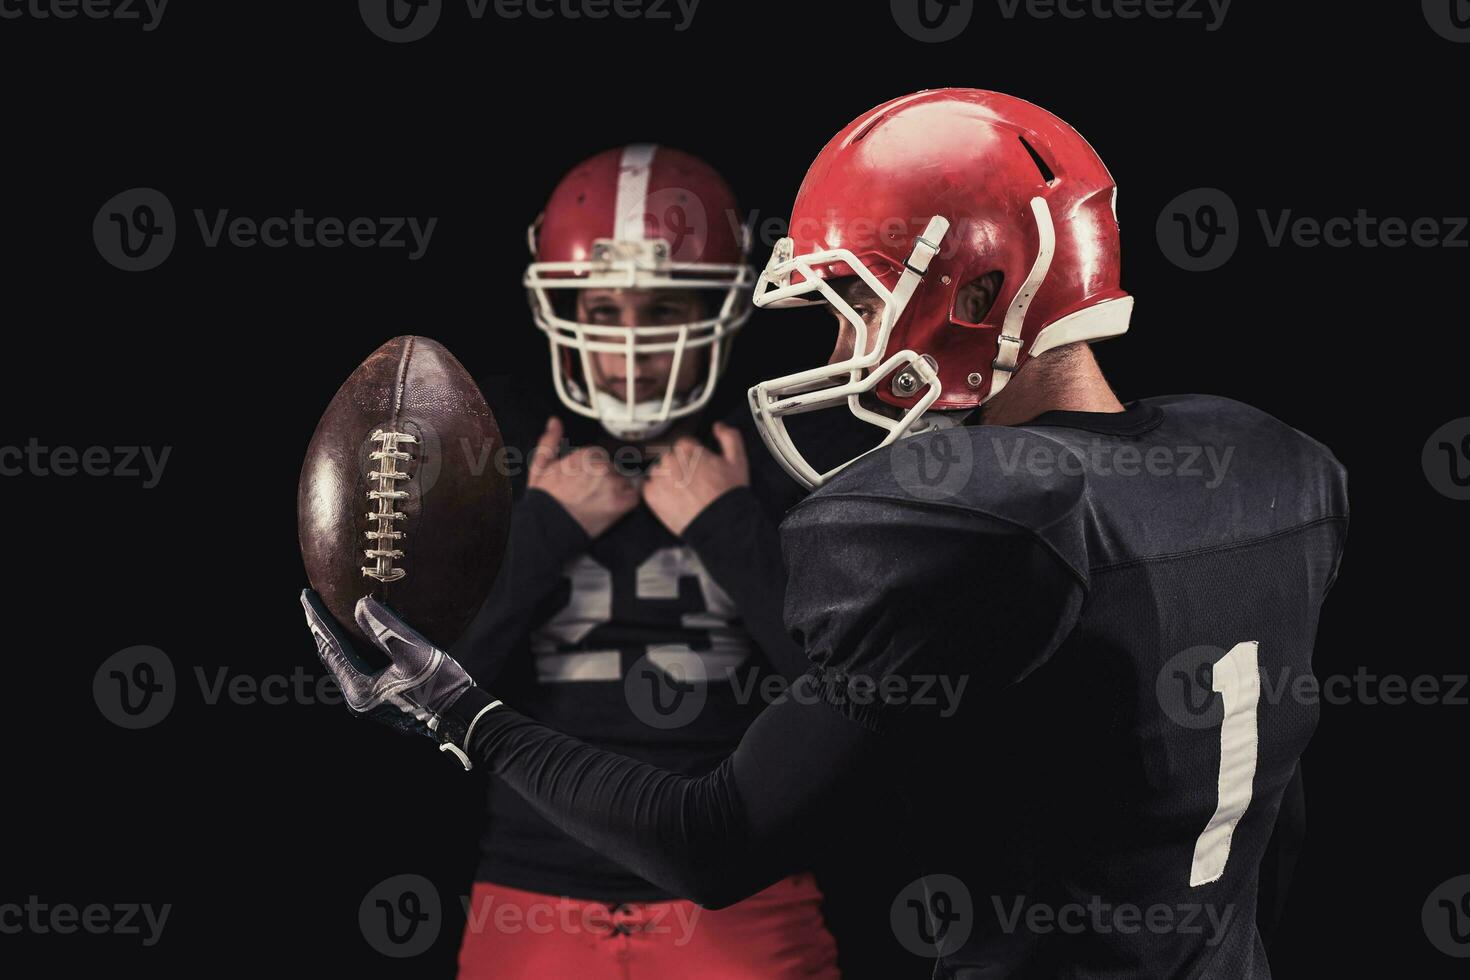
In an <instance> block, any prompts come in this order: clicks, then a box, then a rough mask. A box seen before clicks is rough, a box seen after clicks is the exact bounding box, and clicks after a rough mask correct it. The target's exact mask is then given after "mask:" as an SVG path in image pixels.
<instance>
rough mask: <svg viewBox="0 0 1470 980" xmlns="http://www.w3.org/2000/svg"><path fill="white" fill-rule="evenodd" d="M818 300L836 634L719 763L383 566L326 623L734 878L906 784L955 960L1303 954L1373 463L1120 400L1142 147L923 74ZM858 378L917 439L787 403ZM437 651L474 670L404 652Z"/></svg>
mask: <svg viewBox="0 0 1470 980" xmlns="http://www.w3.org/2000/svg"><path fill="white" fill-rule="evenodd" d="M809 302H820V303H825V304H826V305H827V306H828V307H829V308H830V309H831V311H832V312H833V314H834V315H835V316H836V320H837V327H838V331H837V333H838V339H837V343H836V346H835V350H834V353H833V355H832V360H831V363H829V364H828V365H827V366H824V367H818V368H813V369H811V370H809V371H806V372H802V373H799V374H795V375H790V376H787V377H782V378H777V379H774V380H771V381H767V382H765V383H762V384H759V385H757V386H756V387H755V388H753V389H752V391H751V402H752V408H753V410H754V414H755V417H756V419H757V422H758V425H759V428H760V430H761V434H762V436H763V437H764V439H765V442H766V444H767V445H768V446H769V448H770V449H771V450H772V452H773V453H774V454H775V455H776V457H777V458H778V459H780V460H781V462H782V465H783V466H784V467H785V468H786V469H787V470H788V471H789V472H790V473H791V474H792V475H793V476H795V477H796V478H798V479H799V480H802V481H803V482H806V483H809V484H811V485H812V486H814V487H817V488H818V489H816V491H815V492H814V493H813V494H811V495H810V496H809V497H808V498H806V500H804V501H803V502H802V503H800V504H798V505H797V506H796V507H795V508H794V509H793V511H792V512H791V513H790V515H789V516H788V517H787V518H786V519H785V521H784V523H783V525H782V530H781V533H782V541H783V549H784V554H785V559H786V563H787V569H788V574H789V577H790V581H789V587H788V592H787V599H786V623H787V625H788V627H789V628H790V629H791V630H792V632H793V635H794V636H796V637H798V638H799V639H800V640H801V642H802V643H803V645H804V647H805V649H806V652H807V655H808V657H809V658H810V661H811V668H810V670H809V672H808V674H807V675H806V676H805V677H804V678H803V680H802V681H801V682H800V683H799V684H798V685H797V686H796V687H795V688H793V689H792V691H791V692H790V696H789V697H787V698H785V699H783V700H781V701H780V702H779V703H776V704H774V705H772V706H771V707H770V708H768V709H767V710H766V711H765V712H764V713H763V714H762V715H761V716H760V717H759V718H758V719H757V720H756V722H755V723H754V724H753V725H752V726H751V727H750V729H749V730H748V731H747V732H746V734H745V736H744V738H743V739H742V740H741V743H740V745H739V747H738V748H737V749H736V750H735V751H734V753H733V754H732V755H731V756H730V757H729V758H728V759H727V760H726V761H725V762H723V763H722V764H721V765H720V766H719V767H718V768H717V769H715V770H714V771H713V772H711V773H709V774H707V775H705V776H702V777H698V778H692V777H689V776H687V775H684V774H681V773H678V772H674V771H671V770H668V769H661V768H658V767H654V766H650V765H647V764H644V763H641V762H638V761H636V760H633V759H629V758H624V757H622V756H619V755H615V754H613V753H610V752H606V751H602V750H599V749H597V748H593V747H591V746H589V745H587V744H585V743H583V742H580V741H578V740H577V739H575V738H571V737H568V736H566V735H563V734H561V733H559V732H557V731H554V730H552V729H550V728H548V727H547V726H545V725H542V724H539V723H538V722H536V721H535V720H533V719H532V718H530V717H527V716H526V715H525V714H524V713H522V712H520V711H518V710H515V708H514V707H513V706H512V704H511V703H510V702H509V701H506V702H504V703H503V702H502V701H501V700H499V699H498V698H497V697H494V696H492V695H491V694H490V693H487V692H485V691H483V690H481V689H479V688H477V687H474V686H473V684H472V682H471V681H470V679H469V677H468V676H466V675H465V674H464V673H463V672H462V671H459V670H457V669H456V668H455V666H454V665H453V664H452V661H446V660H443V659H442V658H443V654H442V653H440V652H439V651H436V650H434V649H433V648H432V646H431V645H429V644H427V643H426V642H425V641H423V640H422V638H420V637H419V636H418V635H417V634H415V633H414V632H413V631H412V629H411V628H409V627H408V626H407V625H406V624H403V623H402V622H400V621H399V620H398V619H397V617H395V616H394V615H393V613H392V612H391V611H389V610H387V609H385V608H383V607H382V606H381V605H380V604H378V603H376V602H374V601H372V600H370V599H366V600H363V601H362V602H361V603H360V604H359V606H358V610H357V619H358V622H359V623H360V624H361V625H362V626H363V627H364V628H365V632H367V633H368V634H369V635H373V636H376V637H377V638H378V645H379V646H380V647H382V649H383V650H384V651H385V652H387V653H388V654H389V655H390V657H391V658H392V659H393V661H394V665H393V666H392V667H390V668H388V669H387V670H386V671H385V672H384V673H383V674H381V675H370V674H364V673H362V672H361V671H360V669H359V668H357V667H355V666H353V665H352V661H351V659H350V658H351V657H352V652H351V651H350V650H348V649H347V648H346V647H344V645H343V640H342V638H341V637H340V636H338V635H335V634H332V633H331V632H330V631H329V628H330V624H327V628H324V627H323V626H322V625H315V626H314V627H313V628H314V631H315V632H316V633H317V634H318V637H319V638H318V646H319V649H320V650H321V651H322V653H323V656H324V658H325V660H326V662H327V663H328V664H329V665H331V666H332V668H333V670H334V671H335V672H336V673H337V675H338V676H339V677H340V678H341V679H342V682H343V684H344V687H345V688H346V689H347V690H348V691H349V692H351V695H352V698H353V701H352V703H353V704H354V706H355V707H356V709H357V710H359V711H369V712H374V711H376V712H379V713H381V714H385V715H388V714H393V713H399V714H401V713H402V711H404V710H408V711H410V712H412V713H413V716H414V717H415V718H417V719H418V723H419V725H420V727H421V728H422V729H423V730H424V731H427V732H429V733H431V734H432V735H433V736H434V737H435V738H436V739H437V740H438V741H439V742H440V745H441V748H443V749H445V750H449V751H453V752H454V753H455V754H457V755H461V756H463V757H464V758H465V759H466V760H469V761H473V762H478V763H479V764H481V765H483V766H485V767H487V768H489V769H490V770H491V771H492V772H494V773H495V774H496V775H497V776H498V777H499V778H500V779H502V780H504V781H505V783H506V784H507V785H508V786H510V787H512V788H514V790H515V791H516V792H517V793H519V794H520V795H521V796H522V797H523V798H524V799H525V800H526V801H527V802H528V803H529V804H530V805H531V806H533V807H534V808H535V809H536V810H537V811H538V812H540V813H542V814H544V815H545V816H546V817H548V818H549V819H550V820H552V821H553V822H555V823H556V824H557V825H558V826H560V827H562V828H564V829H565V830H567V831H568V832H569V833H571V834H572V835H574V836H575V837H577V839H579V840H581V841H583V842H585V843H586V844H587V845H589V846H590V847H592V848H594V849H596V850H598V851H599V852H601V853H603V854H606V855H608V856H610V857H612V858H614V859H616V860H618V861H620V862H622V863H624V864H625V865H626V866H628V867H630V868H633V869H636V870H637V871H638V872H639V873H641V874H643V875H644V876H645V877H647V878H648V879H649V880H651V881H656V882H659V883H660V884H662V885H663V886H664V887H666V888H668V889H670V890H672V891H674V892H676V893H678V894H681V895H687V896H691V897H693V898H694V899H696V900H697V901H699V902H701V903H702V904H704V905H706V906H709V907H713V908H719V907H722V906H724V905H726V904H727V903H730V902H733V901H737V900H739V899H741V898H742V897H744V896H746V895H750V894H752V893H754V892H756V891H758V890H759V889H760V888H763V887H765V886H766V885H768V884H769V883H770V882H772V881H775V880H777V879H779V878H780V876H782V875H783V874H786V873H787V872H788V871H789V870H790V869H791V868H792V867H793V862H794V861H798V860H799V859H800V857H801V855H802V853H803V852H804V849H806V848H808V847H809V846H810V845H811V842H812V841H813V840H815V839H816V838H817V837H819V836H820V835H822V834H823V833H825V832H826V830H827V828H829V827H830V826H831V825H832V824H833V823H835V822H837V821H840V820H841V815H842V813H843V812H844V811H845V810H847V809H850V808H853V807H861V806H862V805H863V803H864V800H865V799H867V798H868V797H870V796H871V794H873V793H874V792H876V791H877V790H878V789H879V788H880V787H884V786H888V785H895V784H897V785H902V786H904V787H905V788H906V793H907V795H908V798H909V799H910V800H911V802H912V804H913V806H914V807H915V809H916V810H917V811H918V812H919V813H920V814H921V818H922V819H923V821H924V834H923V840H922V842H921V843H922V844H924V845H926V846H927V847H928V848H929V856H928V860H927V867H926V871H927V872H929V873H930V874H929V876H927V877H926V884H927V891H928V894H927V895H917V896H908V897H907V898H905V897H904V896H900V899H901V900H900V901H896V902H895V904H894V908H895V920H894V922H895V929H909V930H911V931H912V933H913V934H914V936H916V937H917V938H918V940H921V941H923V942H926V943H927V944H928V945H929V948H930V949H932V950H933V951H934V953H935V954H936V955H937V956H938V957H939V959H940V963H939V967H938V970H937V975H939V976H946V977H967V978H978V977H982V976H984V977H1001V976H1005V977H1046V978H1056V977H1150V978H1165V977H1222V978H1264V977H1269V976H1270V968H1269V965H1268V963H1267V961H1266V957H1265V953H1264V949H1263V947H1262V943H1261V940H1260V936H1259V933H1258V930H1257V926H1256V922H1255V918H1254V910H1255V905H1256V901H1257V897H1256V896H1257V879H1258V873H1259V865H1260V862H1261V858H1262V855H1263V853H1264V850H1265V848H1266V846H1267V840H1268V838H1269V836H1270V832H1271V829H1272V827H1273V825H1274V823H1275V820H1276V816H1277V811H1278V809H1279V807H1280V805H1281V801H1282V798H1283V794H1284V793H1285V791H1286V788H1287V786H1288V784H1289V783H1290V782H1291V780H1292V777H1293V774H1294V772H1295V771H1296V767H1297V761H1298V759H1299V758H1300V756H1301V754H1302V751H1303V749H1304V748H1305V746H1306V744H1307V742H1308V740H1309V739H1310V737H1311V734H1312V731H1313V728H1314V727H1315V724H1316V720H1317V709H1316V706H1315V703H1313V702H1310V701H1309V700H1307V699H1296V698H1294V697H1292V696H1291V692H1292V691H1293V689H1294V687H1295V686H1296V682H1297V681H1298V680H1304V679H1306V678H1308V676H1309V675H1310V671H1311V654H1312V647H1313V642H1314V637H1315V632H1316V624H1317V619H1318V615H1319V612H1320V610H1321V607H1322V603H1323V600H1324V597H1325V596H1326V594H1327V592H1328V590H1329V589H1330V588H1331V586H1332V583H1333V581H1334V579H1335V577H1336V574H1337V571H1338V567H1339V562H1340V558H1341V555H1342V549H1343V542H1344V537H1345V533H1346V524H1347V499H1346V477H1345V473H1344V470H1343V468H1342V466H1341V465H1340V464H1339V463H1338V461H1337V460H1336V459H1335V458H1334V457H1333V456H1332V454H1331V453H1330V452H1329V451H1328V450H1327V449H1325V448H1324V447H1323V446H1322V445H1320V444H1319V443H1317V442H1315V441H1313V440H1312V439H1311V438H1309V437H1307V436H1305V435H1303V434H1302V433H1300V432H1298V431H1296V430H1294V429H1293V428H1291V427H1290V426H1288V425H1286V424H1284V423H1282V422H1280V421H1278V420H1276V419H1274V418H1272V417H1271V416H1269V415H1267V414H1265V413H1264V412H1261V411H1259V410H1257V409H1254V408H1251V407H1249V406H1247V405H1244V404H1242V403H1240V402H1237V401H1232V400H1230V399H1227V398H1221V397H1214V396H1205V395H1171V396H1165V397H1156V398H1144V399H1140V400H1138V401H1133V402H1129V403H1127V404H1124V403H1121V402H1120V401H1119V400H1118V398H1117V397H1116V396H1115V395H1114V393H1113V391H1112V390H1111V388H1110V386H1109V385H1108V383H1107V381H1106V380H1105V378H1104V377H1103V375H1102V372H1101V371H1100V369H1099V367H1098V364H1097V362H1096V361H1095V360H1094V357H1093V354H1092V351H1091V350H1090V348H1089V346H1088V345H1089V344H1090V343H1092V342H1095V341H1098V340H1102V339H1104V338H1108V337H1114V336H1117V335H1119V334H1122V333H1123V332H1124V331H1125V330H1126V329H1127V327H1128V324H1129V319H1130V314H1131V310H1132V306H1133V301H1132V299H1131V298H1130V297H1129V296H1128V294H1126V293H1125V292H1124V291H1123V290H1122V289H1121V288H1120V285H1119V242H1118V226H1117V218H1116V195H1115V188H1114V183H1113V179H1112V177H1111V176H1110V175H1109V173H1108V171H1107V169H1106V168H1105V167H1104V166H1103V164H1102V162H1101V160H1100V159H1099V158H1098V156H1097V154H1096V153H1095V152H1094V151H1093V149H1092V147H1091V146H1090V145H1089V144H1088V143H1087V142H1086V141H1085V140H1084V139H1083V138H1082V137H1081V136H1080V135H1078V134H1077V133H1076V132H1075V131H1074V130H1072V129H1071V128H1070V127H1069V126H1067V125H1066V124H1065V123H1064V122H1062V121H1061V120H1060V119H1058V118H1057V117H1056V116H1053V115H1052V114H1050V113H1048V112H1046V111H1044V110H1042V109H1040V108H1038V107H1036V106H1034V105H1031V104H1030V103H1027V102H1024V101H1022V100H1020V99H1016V98H1012V97H1009V96H1005V95H1000V94H997V93H994V92H985V91H977V90H969V89H946V90H936V91H927V92H920V93H916V94H914V95H910V96H907V97H904V98H900V99H897V100H894V101H892V102H888V103H886V104H884V105H882V106H879V107H877V108H876V109H874V110H872V111H870V112H867V113H865V114H863V115H862V116H861V117H859V118H858V119H857V120H855V121H854V122H853V123H852V124H851V125H849V126H848V127H847V128H846V129H844V130H843V131H842V132H841V133H839V134H838V135H837V136H836V137H835V138H834V139H833V140H832V141H831V142H830V143H829V144H828V145H827V146H826V148H825V149H824V150H823V151H822V152H821V154H820V155H819V156H818V158H817V160H816V162H815V163H814V164H813V165H812V167H811V169H810V171H809V172H808V174H807V177H806V180H805V182H804V183H803V185H802V187H801V190H800V192H799V194H798V197H797V201H796V204H795V208H794V212H793V215H792V220H791V226H790V237H788V238H787V239H785V240H783V241H782V242H781V243H780V244H779V245H778V246H777V247H776V250H775V254H774V255H773V256H772V258H771V261H770V263H769V264H768V266H767V268H766V270H765V273H764V274H763V275H762V277H761V279H760V281H759V283H758V284H757V294H756V304H757V305H758V306H771V307H777V306H788V305H793V304H798V303H809ZM824 408H830V409H832V410H834V411H842V412H850V413H852V414H854V415H856V416H857V417H859V418H860V419H862V420H863V421H864V422H866V423H869V424H870V425H872V426H874V427H876V428H877V429H878V430H879V432H880V434H881V436H882V439H883V441H884V442H885V443H887V445H886V446H885V447H884V448H881V449H879V450H876V451H873V452H870V453H868V454H866V455H864V456H863V457H862V458H860V459H858V460H856V461H854V462H851V463H850V464H848V465H846V466H841V467H829V468H824V467H822V466H818V465H814V464H813V462H812V461H811V459H810V455H809V454H808V453H807V452H804V451H803V450H802V448H801V447H800V446H799V445H798V444H797V441H796V440H794V439H793V438H792V437H791V435H790V433H789V432H788V430H787V428H786V424H785V422H786V419H787V417H788V416H790V415H791V414H793V413H796V412H807V411H820V410H822V409H824ZM308 618H309V619H313V620H315V619H317V617H315V616H314V615H312V614H310V613H309V616H308ZM427 664H437V665H439V666H440V669H439V670H438V671H437V672H436V674H435V676H436V677H439V678H440V680H441V682H440V683H437V684H433V685H415V684H413V683H412V682H411V681H408V680H406V679H407V678H412V677H416V676H418V675H419V674H420V673H422V671H423V668H424V666H425V665H427ZM395 684H396V685H398V686H397V687H394V685H395ZM404 684H407V686H406V687H404V686H403V685H404ZM385 689H393V690H395V691H396V692H397V694H398V697H400V698H406V700H405V701H404V703H402V704H399V705H396V706H395V705H393V704H388V703H384V702H383V700H382V698H381V692H382V691H384V690H385ZM405 705H406V707H405ZM886 844H887V842H885V841H877V840H875V841H874V842H873V847H874V848H881V847H884V846H886ZM854 860H856V861H862V860H864V855H863V854H861V853H859V854H856V855H854ZM910 913H912V917H913V919H914V920H915V921H913V922H911V923H909V924H907V925H905V924H904V917H905V916H908V915H909V914H910Z"/></svg>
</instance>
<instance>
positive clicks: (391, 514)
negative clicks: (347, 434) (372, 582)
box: [362, 429, 418, 582]
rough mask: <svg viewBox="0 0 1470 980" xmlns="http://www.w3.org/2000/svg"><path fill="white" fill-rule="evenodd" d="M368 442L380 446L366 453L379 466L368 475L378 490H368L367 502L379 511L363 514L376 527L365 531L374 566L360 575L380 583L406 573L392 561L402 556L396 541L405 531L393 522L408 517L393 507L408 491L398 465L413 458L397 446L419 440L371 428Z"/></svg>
mask: <svg viewBox="0 0 1470 980" xmlns="http://www.w3.org/2000/svg"><path fill="white" fill-rule="evenodd" d="M368 441H369V442H376V443H378V445H379V447H380V448H378V449H375V450H374V451H373V452H371V453H369V454H368V458H369V459H370V460H372V461H373V462H374V463H376V464H378V466H377V468H375V469H373V470H372V471H371V472H370V473H368V479H369V480H373V481H376V482H377V487H375V488H374V489H372V490H369V491H368V500H371V501H373V502H374V503H375V505H376V506H377V508H378V509H377V510H376V511H372V512H370V513H368V514H367V515H366V516H367V519H368V523H370V524H376V527H375V528H374V529H371V530H368V531H366V532H364V533H365V534H366V535H367V538H368V540H369V541H371V542H372V543H373V544H372V547H370V548H368V549H367V550H366V551H364V554H366V555H367V557H368V560H369V561H371V562H373V564H372V565H365V566H363V569H362V574H364V575H366V576H368V577H369V578H375V579H377V580H378V581H379V582H396V581H398V580H399V579H401V578H403V577H404V576H405V575H407V574H408V572H407V571H405V570H404V569H402V568H399V567H395V566H394V564H393V562H394V560H395V559H398V558H402V557H403V550H402V549H401V548H399V547H398V542H399V541H402V540H403V538H404V532H402V531H400V530H398V528H397V527H396V526H395V522H397V521H401V520H403V519H404V518H405V517H407V516H408V515H407V514H405V513H403V512H402V511H400V510H397V509H396V507H397V504H398V501H400V500H407V499H408V491H407V490H406V489H402V487H403V486H404V481H407V480H409V479H410V476H409V474H408V473H405V472H403V471H401V470H400V469H399V468H398V464H399V463H400V462H402V463H407V462H409V461H411V460H412V459H413V457H412V456H411V455H409V454H408V453H407V452H404V451H403V450H402V449H400V448H399V445H400V444H407V445H411V444H413V443H416V442H418V439H416V438H414V437H413V436H411V435H409V434H408V433H407V432H394V431H384V430H383V429H374V430H373V434H372V435H371V436H369V437H368Z"/></svg>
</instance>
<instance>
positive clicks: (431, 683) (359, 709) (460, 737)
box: [301, 589, 500, 769]
mask: <svg viewBox="0 0 1470 980" xmlns="http://www.w3.org/2000/svg"><path fill="white" fill-rule="evenodd" d="M301 607H302V608H303V609H304V610H305V611H306V625H307V627H308V628H309V629H310V630H311V635H312V639H314V640H316V652H317V656H318V657H320V658H321V661H322V664H323V665H325V666H326V668H327V669H328V670H330V671H331V672H332V676H333V677H335V678H336V680H337V686H338V687H340V688H341V689H342V698H343V700H344V701H346V702H347V708H348V710H349V711H351V712H352V713H353V714H354V715H360V716H362V717H365V718H371V719H373V720H374V721H378V722H382V723H383V724H385V725H388V726H389V727H391V728H396V729H398V730H399V731H407V732H416V733H418V734H420V735H427V736H429V737H430V738H432V739H434V741H436V742H438V743H439V748H440V750H441V751H445V752H453V753H454V754H455V756H456V757H457V758H458V759H459V761H460V762H461V763H462V764H463V765H464V767H465V768H466V769H468V768H470V758H469V754H468V753H469V739H470V735H471V734H472V733H473V729H474V722H475V721H477V720H478V719H479V718H480V716H481V715H482V714H484V712H486V711H489V710H491V709H492V708H495V707H498V706H499V704H500V702H499V701H492V700H491V699H490V698H489V696H487V695H486V694H485V693H484V692H483V691H481V690H480V689H479V688H477V687H475V682H474V681H473V680H472V679H471V678H470V675H469V674H467V673H465V670H464V668H463V667H461V666H460V665H459V663H458V661H456V660H455V659H454V658H453V657H451V656H450V655H449V654H447V653H445V652H444V651H443V650H440V649H439V648H438V647H436V646H434V644H433V643H431V642H429V640H428V639H426V638H425V637H424V636H423V634H421V633H419V632H418V631H417V630H415V629H414V628H413V627H412V626H409V625H408V624H407V623H405V622H404V621H403V620H402V619H399V618H398V614H397V613H395V612H394V611H393V610H391V609H389V608H388V607H387V606H385V605H383V604H382V603H381V602H379V601H378V600H376V599H374V598H373V597H372V596H365V597H363V598H362V599H359V600H358V601H357V607H356V608H355V609H354V610H353V616H354V618H355V619H356V620H357V628H358V629H359V630H361V631H362V632H363V635H365V636H367V637H369V638H371V639H372V641H373V645H374V646H376V647H377V648H378V649H379V650H382V651H383V652H384V653H386V654H387V655H388V666H386V667H383V668H381V669H379V668H377V667H374V666H373V665H371V664H369V663H368V662H367V661H366V660H364V659H363V657H362V654H360V653H359V652H358V651H357V649H356V648H355V647H354V646H353V644H352V639H351V637H349V636H348V635H347V632H346V630H344V629H342V627H341V626H340V625H339V624H338V623H337V621H336V620H335V619H333V618H332V614H331V613H330V612H328V611H327V607H326V605H325V604H324V603H323V602H322V598H321V596H319V595H317V594H316V592H314V591H313V590H311V589H305V590H304V591H302V593H301Z"/></svg>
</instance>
